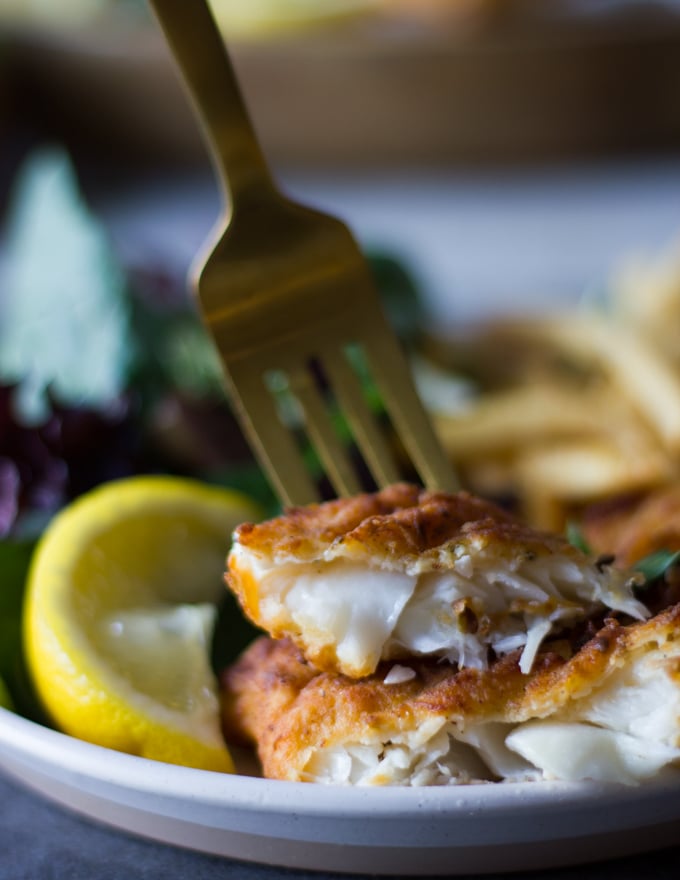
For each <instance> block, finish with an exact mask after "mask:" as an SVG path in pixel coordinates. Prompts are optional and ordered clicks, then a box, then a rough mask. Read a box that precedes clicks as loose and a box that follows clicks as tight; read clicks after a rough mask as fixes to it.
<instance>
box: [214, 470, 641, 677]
mask: <svg viewBox="0 0 680 880" xmlns="http://www.w3.org/2000/svg"><path fill="white" fill-rule="evenodd" d="M234 537H235V539H234V544H233V547H232V550H231V552H230V555H229V559H228V566H227V567H228V571H227V581H228V583H229V585H230V587H231V588H232V590H233V592H234V593H235V594H236V595H237V596H238V598H239V600H240V602H241V605H242V607H243V609H244V610H245V612H246V614H247V615H248V616H249V617H250V619H251V620H252V621H253V622H254V623H256V624H257V625H259V626H260V627H262V628H263V629H265V630H266V631H267V632H269V633H270V635H272V636H273V637H274V638H283V637H289V638H291V639H292V640H293V641H294V642H295V644H296V645H298V647H299V648H300V649H301V651H302V652H303V653H304V655H305V657H306V658H307V659H308V660H309V661H310V662H312V663H313V664H314V665H315V666H316V667H318V668H319V669H324V670H328V671H336V672H341V673H343V674H345V675H348V676H351V677H353V678H360V677H362V676H365V675H370V674H371V673H372V672H374V671H375V669H376V667H377V665H378V663H379V662H380V661H381V660H390V659H399V658H408V657H411V656H432V657H437V658H444V659H446V660H448V661H450V663H452V664H456V665H457V666H459V667H469V668H478V669H483V668H485V667H486V665H487V662H488V656H489V651H490V649H491V650H492V651H493V653H494V655H496V656H500V655H503V654H507V653H509V652H511V651H514V650H515V649H516V648H518V647H521V648H522V649H523V650H522V655H521V660H520V667H521V669H522V671H523V672H528V671H529V670H530V668H531V665H532V661H533V658H534V656H535V654H536V651H537V650H538V648H539V646H540V644H541V642H542V640H543V639H544V638H545V637H546V636H547V635H548V634H549V633H551V632H554V631H555V630H557V629H559V628H560V627H563V626H565V625H572V624H573V623H574V622H575V621H578V620H581V619H583V618H584V617H586V616H588V615H590V614H591V613H592V612H593V611H594V610H596V609H597V608H600V607H607V608H610V609H615V610H618V611H622V612H625V613H627V614H629V615H631V616H632V617H634V618H637V619H642V618H644V617H645V616H646V609H645V608H644V606H643V605H642V604H641V603H640V602H638V601H637V600H636V599H635V597H634V595H633V583H632V581H631V579H630V577H629V576H627V575H626V574H625V573H624V572H621V571H619V570H615V569H613V568H612V567H611V566H607V565H603V564H601V563H598V561H597V560H594V559H590V558H588V557H587V556H585V555H584V554H583V553H581V552H580V551H579V550H577V549H576V548H574V547H572V546H571V545H570V544H569V543H568V542H567V541H566V540H564V539H563V538H561V537H559V536H557V535H549V534H546V533H543V532H538V531H536V530H534V529H531V528H529V527H528V526H526V525H524V524H522V523H520V522H519V521H517V520H516V519H514V518H513V517H512V516H511V515H510V514H508V513H506V512H505V511H503V510H501V509H500V508H498V507H496V506H495V505H493V504H491V503H489V502H487V501H484V500H482V499H480V498H476V497H474V496H472V495H470V494H468V493H466V492H459V493H457V494H446V493H442V492H429V491H424V490H421V489H419V488H418V487H416V486H412V485H408V484H398V485H394V486H391V487H389V488H387V489H384V490H383V491H381V492H377V493H373V494H365V495H359V496H356V497H354V498H350V499H343V500H338V501H332V502H327V503H325V504H321V505H311V506H309V507H300V508H293V509H291V510H289V511H288V512H287V513H286V514H285V515H283V516H281V517H278V518H276V519H273V520H270V521H268V522H264V523H261V524H259V525H252V524H245V525H242V526H240V527H239V528H238V529H237V530H236V533H235V536H234Z"/></svg>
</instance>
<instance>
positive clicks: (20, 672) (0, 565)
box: [0, 540, 46, 723]
mask: <svg viewBox="0 0 680 880" xmlns="http://www.w3.org/2000/svg"><path fill="white" fill-rule="evenodd" d="M34 547H35V542H33V541H9V540H5V541H0V676H1V677H2V680H3V681H4V683H5V684H6V686H7V690H8V691H9V695H10V698H11V700H12V703H13V705H14V708H16V710H17V711H19V712H21V714H22V715H25V716H26V717H28V718H32V719H33V720H35V721H41V722H43V723H44V722H45V721H46V718H45V715H44V712H43V710H42V708H41V706H40V703H39V701H38V698H37V697H36V695H35V691H34V690H33V686H32V684H31V681H30V678H29V676H28V673H27V671H26V665H25V662H24V656H23V651H22V644H21V615H22V608H23V601H24V587H25V584H26V576H27V574H28V569H29V566H30V563H31V558H32V556H33V550H34Z"/></svg>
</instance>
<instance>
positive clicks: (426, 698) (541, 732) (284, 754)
mask: <svg viewBox="0 0 680 880" xmlns="http://www.w3.org/2000/svg"><path fill="white" fill-rule="evenodd" d="M518 661H519V651H517V652H515V653H514V654H512V655H508V656H506V657H503V658H501V659H499V660H497V661H495V662H494V663H492V664H491V666H490V667H489V668H488V669H486V670H480V669H464V670H459V671H456V670H455V669H454V668H453V667H451V666H449V665H447V664H442V663H436V662H434V661H432V660H416V661H410V662H409V664H408V666H402V665H391V664H389V663H383V664H381V666H380V668H379V670H378V671H377V672H376V673H374V674H373V675H371V676H370V677H368V678H365V679H362V680H358V681H357V680H354V679H350V678H348V677H346V676H343V675H340V674H337V673H329V672H319V671H318V670H316V669H315V668H314V667H313V666H312V665H311V664H309V663H308V662H307V661H306V660H305V659H304V658H303V657H302V655H301V654H300V652H299V650H298V649H297V648H296V647H295V645H294V644H293V643H292V642H291V641H290V640H287V639H284V640H279V641H276V640H272V639H269V638H267V637H264V636H263V637H261V638H260V639H258V640H257V641H255V642H254V643H253V644H252V645H251V646H250V648H248V649H247V651H246V652H245V653H244V654H243V655H242V657H241V658H240V660H239V661H238V662H237V663H236V664H235V665H234V666H233V667H232V668H231V669H230V670H228V671H227V672H226V673H225V674H224V675H223V677H222V686H223V717H224V726H225V730H226V732H227V735H229V734H230V733H231V734H234V733H240V734H241V735H243V736H245V737H247V738H249V739H250V740H252V741H253V742H254V743H255V744H256V745H257V750H258V754H259V758H260V761H261V764H262V768H263V771H264V774H265V776H267V777H270V778H275V779H286V780H294V781H304V782H318V783H331V784H340V785H412V786H415V785H450V784H464V783H469V782H477V781H499V780H507V781H530V780H539V779H564V780H580V779H597V780H607V781H619V782H623V783H628V784H634V783H636V782H637V781H639V780H641V779H644V778H646V777H649V776H652V775H654V774H655V773H657V772H658V771H659V770H660V768H662V767H663V766H665V765H667V764H671V763H674V762H678V761H679V760H680V605H676V606H673V607H671V608H669V609H666V610H665V611H663V612H661V613H660V614H658V615H657V616H655V617H654V618H652V619H651V620H648V621H645V622H642V623H631V624H628V625H624V624H622V623H621V622H619V621H617V620H615V619H613V618H610V619H608V620H606V621H605V622H604V624H603V626H602V627H601V629H600V630H599V631H597V632H596V633H595V634H594V635H591V637H590V638H589V639H587V640H586V642H585V643H584V644H583V645H582V646H580V645H579V644H578V643H574V644H573V645H572V644H570V643H569V642H567V641H560V642H554V643H551V644H550V645H546V646H544V648H543V649H542V650H541V652H540V653H539V655H538V656H537V658H536V662H535V664H534V669H533V671H532V672H531V673H530V674H529V675H527V674H525V673H523V672H522V670H521V669H520V666H519V662H518Z"/></svg>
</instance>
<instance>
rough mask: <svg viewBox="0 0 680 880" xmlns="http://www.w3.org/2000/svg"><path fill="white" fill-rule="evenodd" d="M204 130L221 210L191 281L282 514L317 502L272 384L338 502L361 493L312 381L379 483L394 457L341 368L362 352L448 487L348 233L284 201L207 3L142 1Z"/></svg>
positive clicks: (402, 432)
mask: <svg viewBox="0 0 680 880" xmlns="http://www.w3.org/2000/svg"><path fill="white" fill-rule="evenodd" d="M149 2H150V4H151V6H152V7H153V9H154V12H155V14H156V17H157V18H158V21H159V22H160V25H161V27H162V29H163V31H164V32H165V36H166V39H167V42H168V44H169V46H170V48H171V50H172V53H173V55H174V57H175V60H176V62H177V65H178V67H179V69H180V71H181V73H182V75H183V79H184V82H185V85H186V86H187V87H188V91H189V94H190V96H191V98H192V99H193V104H194V109H195V111H196V113H197V116H198V118H199V120H200V122H201V124H202V128H203V132H204V136H205V139H206V141H207V144H208V146H209V148H210V152H211V154H212V159H213V164H214V167H215V171H216V174H217V177H218V179H219V182H220V184H221V186H222V189H223V195H224V209H223V211H222V213H221V216H220V219H219V221H218V223H217V225H216V227H215V229H214V230H213V234H212V236H211V238H210V240H209V241H208V242H206V245H205V247H204V249H203V250H202V251H201V252H200V253H199V254H198V256H197V258H196V260H195V262H194V265H193V266H192V269H191V270H190V283H191V285H192V287H193V290H194V292H195V294H196V297H197V300H198V304H199V308H200V311H201V313H202V317H203V320H204V323H205V324H206V326H207V328H208V330H209V332H210V334H211V335H212V338H213V340H214V342H215V344H216V347H217V351H218V353H219V355H220V358H221V361H222V366H223V369H224V373H225V377H226V384H227V390H228V392H229V394H230V397H231V400H232V403H233V405H234V409H235V413H236V416H237V418H238V420H239V421H240V423H241V427H242V429H243V430H244V433H245V435H246V437H247V439H248V440H249V442H250V445H251V448H252V449H253V451H254V453H255V455H256V457H257V458H258V460H259V461H260V464H261V466H262V467H263V469H264V471H265V473H266V475H267V477H268V479H269V481H270V482H271V484H272V486H273V488H274V490H275V491H276V493H277V495H278V496H279V498H280V500H281V501H282V503H283V504H284V505H302V504H307V503H310V502H313V501H317V500H319V488H318V485H317V481H316V480H315V479H314V477H313V476H312V474H311V473H310V469H309V467H308V466H307V464H306V463H305V457H304V455H303V453H302V451H301V447H300V443H299V441H298V439H297V438H296V436H295V435H294V432H293V431H291V428H290V426H289V425H287V424H285V423H284V421H283V420H282V418H281V416H280V407H279V406H277V401H276V399H275V397H274V396H273V395H272V393H271V391H270V389H269V388H268V384H269V385H271V381H269V383H268V379H269V380H271V377H272V376H278V377H281V375H282V374H283V375H285V377H286V379H287V385H288V389H289V392H290V393H292V395H293V396H294V398H295V400H296V401H297V404H298V406H299V410H300V411H301V412H302V416H303V424H304V430H305V432H306V434H307V438H308V440H309V442H310V443H311V445H312V446H313V447H314V449H315V450H316V453H317V455H318V458H319V461H320V462H321V464H322V466H323V467H324V468H325V472H326V475H327V477H328V479H329V480H330V482H331V484H332V486H333V488H334V490H335V491H336V492H337V493H338V495H342V496H347V495H353V494H356V493H357V492H360V491H361V490H362V486H361V484H360V479H359V476H358V472H357V468H356V467H355V462H354V461H353V459H352V456H351V454H350V450H349V448H348V444H347V443H346V442H345V441H343V439H342V438H341V436H340V435H339V433H338V431H337V429H336V426H335V423H334V420H333V417H332V414H331V411H330V409H329V404H328V396H327V393H326V392H325V391H324V390H322V388H320V382H319V371H321V373H322V375H323V377H324V380H325V386H326V388H330V389H331V392H332V396H333V397H334V399H335V404H336V407H338V408H339V409H340V411H341V412H342V414H343V416H344V417H345V419H346V424H347V425H348V426H349V428H350V431H351V433H352V435H353V439H354V443H355V446H356V448H357V449H358V450H359V451H360V453H361V455H362V456H363V460H364V462H365V464H366V465H367V467H368V470H369V472H370V474H371V476H372V478H373V480H374V481H375V483H376V485H378V486H381V487H384V486H386V485H388V484H390V483H394V482H397V481H398V480H399V479H401V478H402V476H401V472H400V467H399V463H398V457H397V456H396V455H395V453H394V449H393V446H392V445H391V444H390V443H389V442H388V440H387V438H386V436H385V433H384V431H383V427H382V425H381V424H380V423H379V421H378V420H377V419H376V416H375V415H374V413H373V412H372V410H371V408H370V406H369V405H368V403H367V400H366V397H365V393H364V389H363V387H362V383H361V380H360V378H359V376H358V374H357V372H356V370H355V368H354V367H353V363H352V360H350V359H348V353H351V349H352V347H354V348H355V347H356V346H359V348H360V350H361V351H362V352H363V354H364V357H365V362H366V364H367V365H368V368H369V370H370V372H371V374H372V378H373V381H374V383H375V385H376V386H377V388H378V390H379V392H380V395H381V397H382V400H383V405H384V408H385V410H386V412H387V414H388V416H389V418H390V420H391V422H392V425H393V427H394V429H395V431H396V434H397V436H398V438H399V439H400V440H401V444H402V446H403V449H404V450H405V451H406V453H407V454H408V456H409V457H410V459H411V462H412V464H413V465H414V467H415V470H416V472H417V473H418V474H419V476H420V479H421V480H422V482H423V483H424V485H425V486H427V487H428V488H439V489H446V490H451V489H453V488H455V486H456V478H455V475H454V472H453V468H452V465H451V463H450V462H449V460H448V458H447V456H446V455H445V453H444V451H443V450H442V448H441V446H440V444H439V442H438V440H437V437H436V436H435V434H434V431H433V428H432V426H431V424H430V422H429V420H428V417H427V415H426V413H425V410H424V408H423V406H422V403H421V401H420V399H419V397H418V394H417V391H416V389H415V386H414V383H413V379H412V376H411V374H410V371H409V365H408V362H407V360H406V357H405V354H404V352H403V351H402V349H401V346H400V343H399V342H398V340H397V339H396V336H395V334H394V332H393V330H392V328H391V326H390V324H389V323H388V321H387V319H386V317H385V315H384V313H383V311H382V308H381V303H380V300H379V296H378V293H377V289H376V287H375V284H374V281H373V279H372V277H371V274H370V269H369V267H368V265H367V264H366V262H365V259H364V257H363V255H362V254H361V252H360V250H359V247H358V246H357V244H356V242H355V241H354V239H353V237H352V234H351V233H350V231H349V230H348V229H347V227H346V226H345V225H344V224H343V223H341V222H340V221H339V220H337V219H335V218H334V217H330V216H328V215H326V214H322V213H320V212H318V211H316V210H312V209H310V208H308V207H305V206H303V205H300V204H297V203H296V202H294V201H291V200H290V199H288V198H287V197H285V196H284V195H283V194H282V193H281V191H280V190H279V189H278V187H277V185H276V183H275V181H274V179H273V177H272V174H271V172H270V170H269V167H268V165H267V162H266V160H265V157H264V155H263V152H262V150H261V148H260V145H259V143H258V140H257V137H256V135H255V131H254V129H253V126H252V124H251V122H250V120H249V117H248V112H247V109H246V106H245V103H244V101H243V98H242V96H241V93H240V90H239V86H238V82H237V80H236V76H235V73H234V71H233V68H232V65H231V62H230V59H229V55H228V52H227V49H226V47H225V45H224V41H223V40H222V36H221V34H220V32H219V30H218V27H217V25H216V23H215V21H214V19H213V16H212V14H211V12H210V9H209V8H208V6H207V4H206V2H205V0H149Z"/></svg>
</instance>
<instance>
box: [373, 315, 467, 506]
mask: <svg viewBox="0 0 680 880" xmlns="http://www.w3.org/2000/svg"><path fill="white" fill-rule="evenodd" d="M366 326H367V327H370V328H371V331H372V333H371V336H370V337H368V336H366V337H365V338H364V340H363V344H364V348H365V351H366V357H367V358H368V362H369V366H370V369H371V372H372V373H373V377H374V379H375V381H376V384H377V385H378V388H379V389H380V393H381V394H382V397H383V401H384V403H385V407H386V409H387V412H388V413H389V415H390V417H391V419H392V422H393V423H394V425H395V427H396V429H397V432H398V434H399V436H400V438H401V440H402V442H403V444H404V446H405V447H406V451H407V452H408V454H409V455H410V457H411V460H412V461H413V463H414V465H415V466H416V469H417V471H418V473H419V474H420V477H421V479H422V480H423V483H424V484H425V486H427V487H428V488H429V489H441V490H445V491H454V490H455V489H457V488H458V480H457V479H456V475H455V472H454V470H453V466H452V465H451V462H450V461H449V460H448V458H447V457H446V454H445V453H444V451H443V449H442V447H441V446H440V444H439V441H438V440H437V437H436V435H435V433H434V430H433V428H432V425H431V423H430V420H429V417H428V415H427V413H426V412H425V409H424V408H423V404H422V402H421V400H420V397H419V396H418V392H417V391H416V389H415V385H414V384H413V377H412V376H411V372H410V370H409V366H408V362H407V360H406V357H405V355H404V353H403V351H402V349H401V347H400V344H399V342H398V341H397V338H396V336H395V335H394V333H393V331H392V329H391V327H390V326H389V325H388V323H387V320H386V318H385V317H384V316H383V315H382V313H380V312H378V314H377V315H375V317H374V319H373V320H372V321H370V322H369V321H367V322H366Z"/></svg>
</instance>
